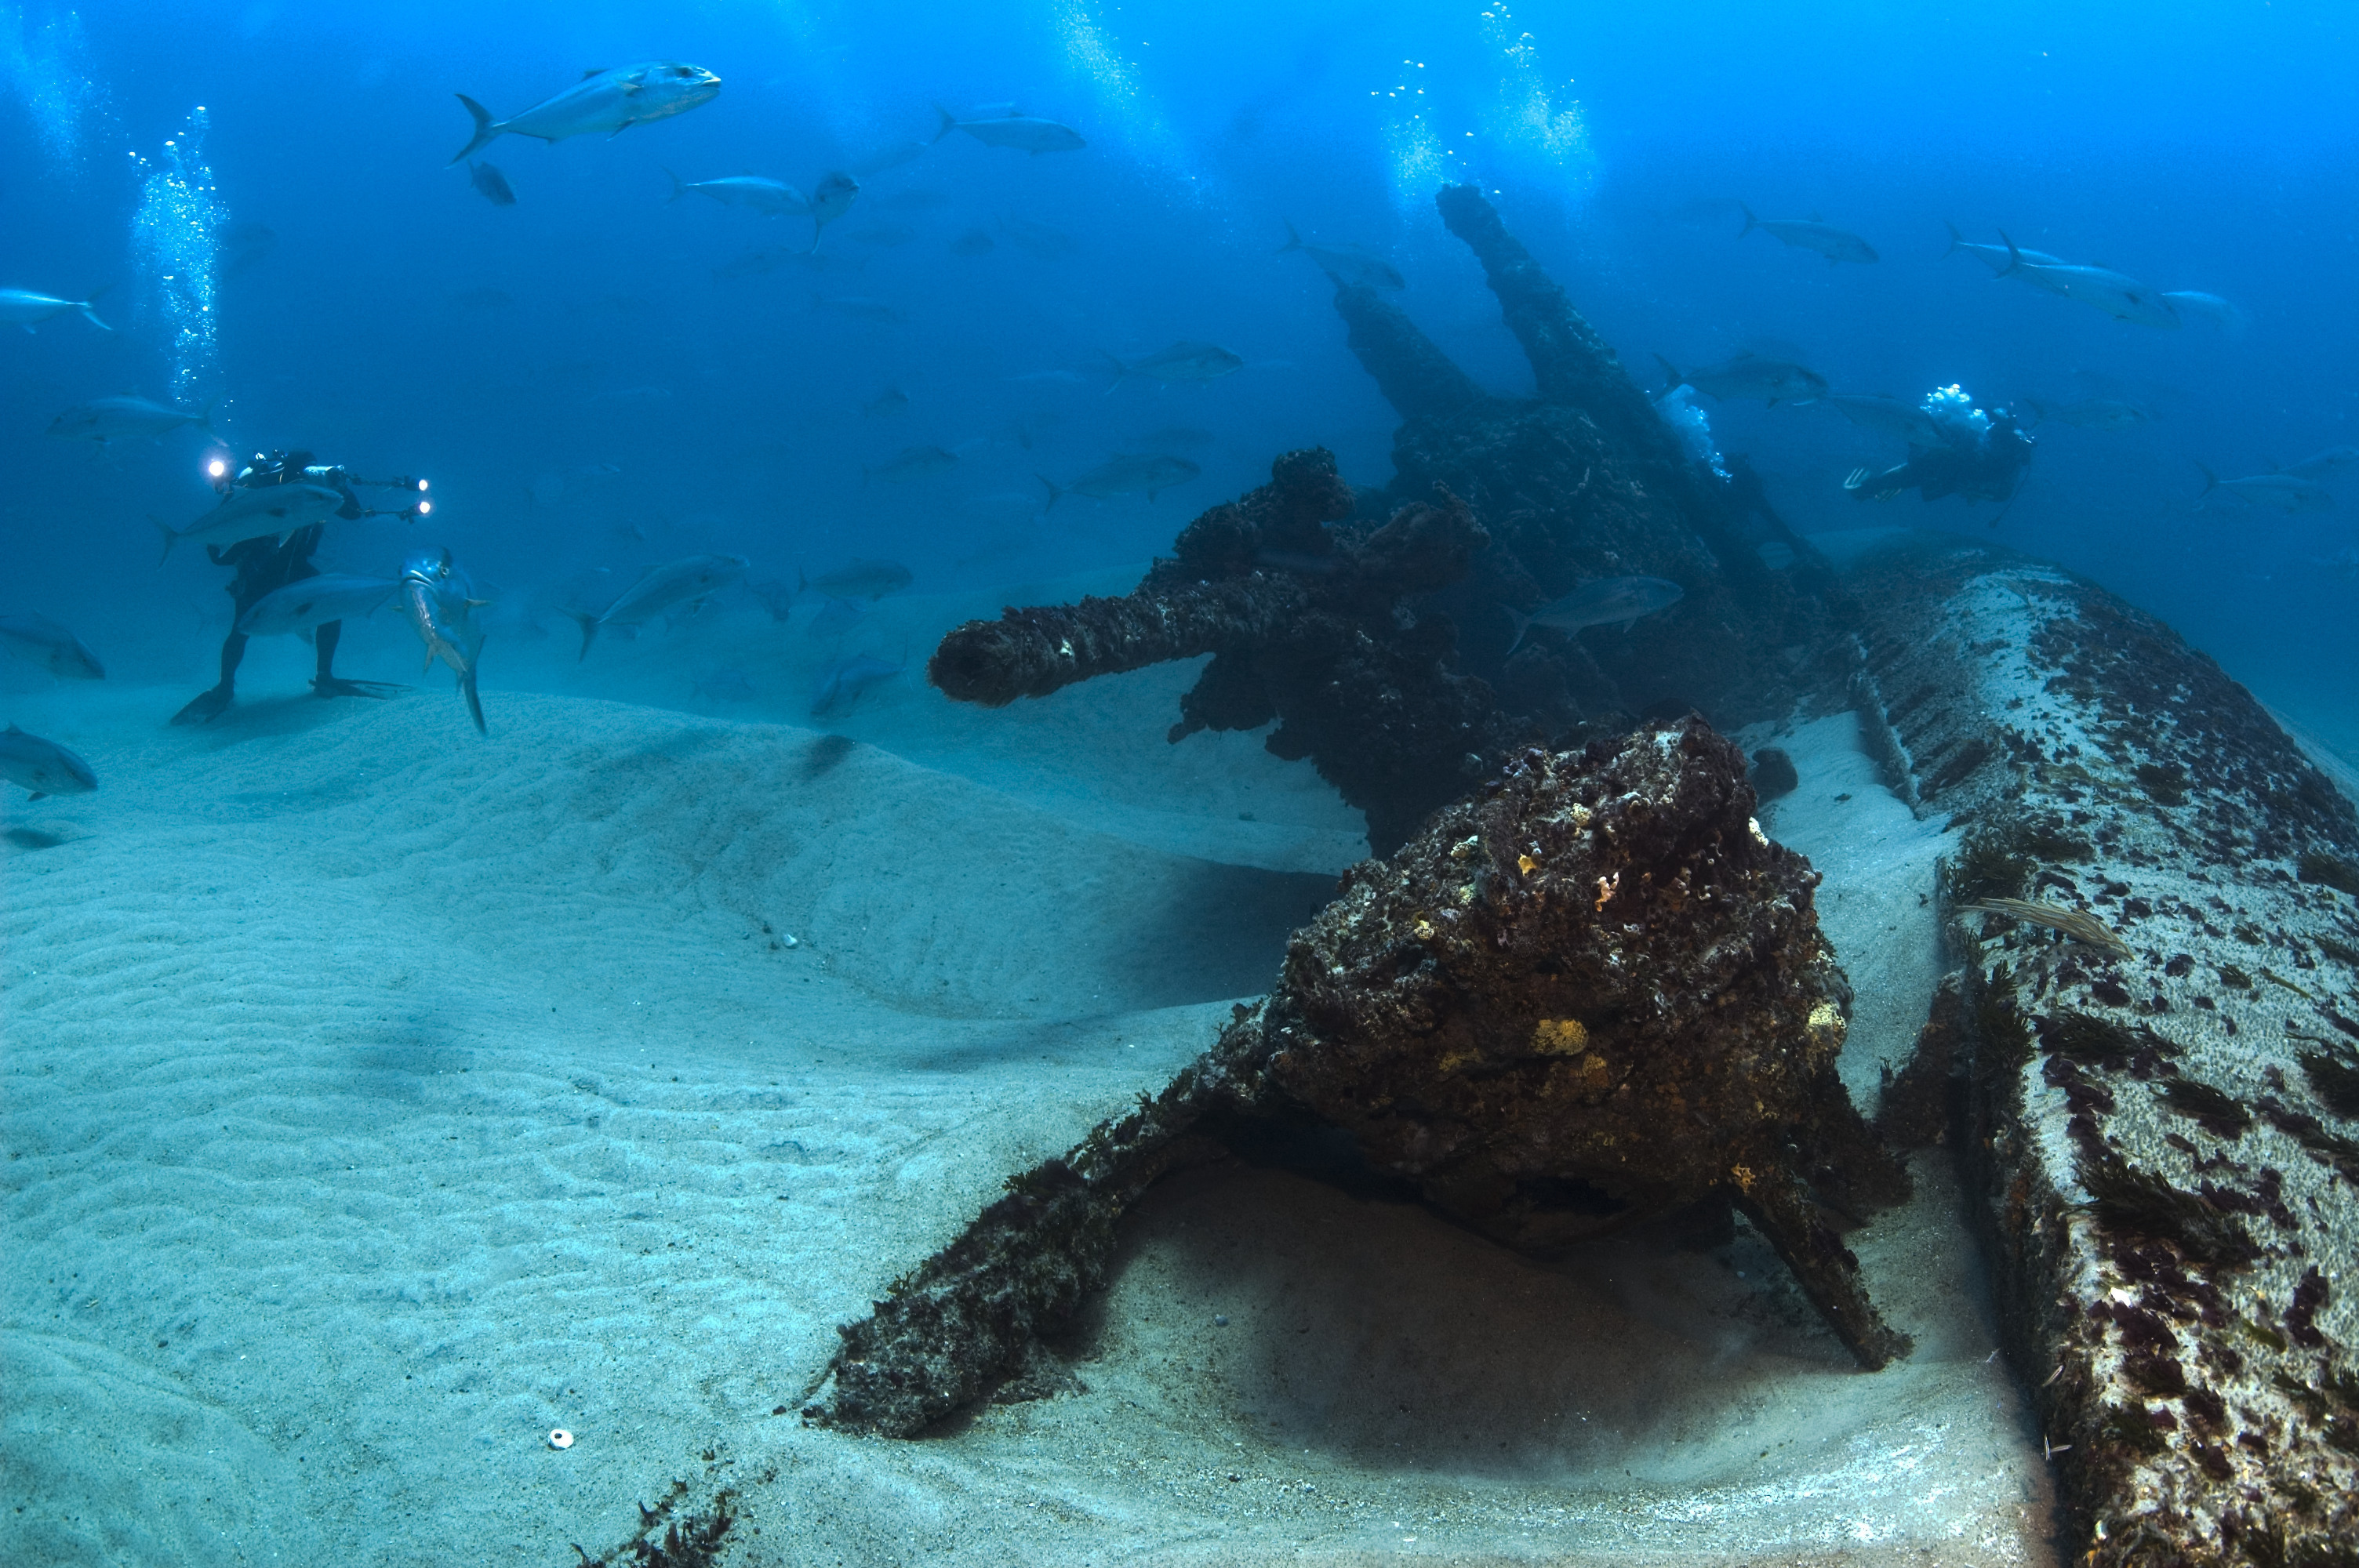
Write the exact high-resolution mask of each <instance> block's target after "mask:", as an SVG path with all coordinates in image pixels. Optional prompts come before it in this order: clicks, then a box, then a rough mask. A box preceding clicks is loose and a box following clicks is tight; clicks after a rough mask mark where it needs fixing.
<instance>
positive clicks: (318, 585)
mask: <svg viewBox="0 0 2359 1568" xmlns="http://www.w3.org/2000/svg"><path fill="white" fill-rule="evenodd" d="M400 587H401V584H400V583H399V582H397V581H396V580H395V579H392V578H385V577H346V576H342V575H341V574H338V573H335V572H323V573H321V575H320V576H318V577H307V578H305V579H302V580H301V581H299V582H290V583H288V585H287V586H286V587H285V588H281V589H274V590H273V591H271V592H269V593H266V594H264V595H263V596H262V597H261V598H260V599H257V600H255V601H254V603H253V605H252V606H251V607H250V608H248V609H247V611H246V612H245V614H243V615H241V616H239V617H238V618H237V629H238V630H239V631H240V632H243V633H245V634H246V635H247V636H249V637H299V636H302V635H303V634H305V633H309V632H310V630H311V629H312V628H313V627H315V626H322V625H325V624H326V623H327V622H331V621H342V620H343V619H344V618H345V617H346V616H348V615H349V616H355V617H357V616H364V615H371V614H374V613H375V611H376V607H377V606H378V605H380V604H383V603H384V602H385V601H386V600H388V599H390V598H392V597H393V595H394V592H395V590H396V589H399V588H400Z"/></svg>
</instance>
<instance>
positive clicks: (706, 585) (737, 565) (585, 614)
mask: <svg viewBox="0 0 2359 1568" xmlns="http://www.w3.org/2000/svg"><path fill="white" fill-rule="evenodd" d="M749 564H750V563H748V562H747V561H746V559H745V557H743V556H690V557H687V558H686V559H684V560H677V561H669V562H667V563H665V564H664V565H662V566H659V567H649V568H647V574H646V575H645V576H644V577H642V578H640V579H639V580H638V581H636V582H635V583H633V584H632V585H631V586H630V587H628V588H626V589H624V590H623V592H622V596H621V597H620V598H618V599H616V600H614V603H612V604H610V605H608V606H607V607H606V608H605V609H604V610H603V611H600V612H599V613H597V614H595V615H592V614H591V613H590V612H589V611H586V610H569V611H566V613H567V614H568V615H571V617H573V621H574V624H576V625H578V626H580V627H581V628H582V652H581V653H580V654H577V655H575V659H574V662H575V663H577V664H579V663H580V662H581V661H582V659H586V658H588V657H589V656H590V644H591V643H592V642H594V641H595V640H596V639H597V636H598V629H599V628H600V627H602V626H638V625H642V624H644V623H645V622H649V621H652V620H654V619H655V618H656V617H657V616H658V615H661V614H662V613H663V612H664V611H667V610H669V609H672V608H673V607H674V606H676V605H681V604H692V603H696V602H699V601H701V600H704V599H705V598H707V597H709V596H710V595H712V594H714V593H717V592H719V591H720V590H721V589H724V588H727V587H728V586H729V585H730V584H731V583H733V582H735V581H736V580H737V579H739V578H741V577H744V576H745V568H746V567H747V565H749Z"/></svg>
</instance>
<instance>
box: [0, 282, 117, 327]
mask: <svg viewBox="0 0 2359 1568" xmlns="http://www.w3.org/2000/svg"><path fill="white" fill-rule="evenodd" d="M105 292H106V290H104V289H103V288H93V289H92V290H91V291H90V297H89V298H88V299H58V298H54V297H51V296H49V295H47V294H36V293H34V292H33V291H32V290H31V289H29V288H0V321H14V322H15V323H16V325H17V326H19V327H22V328H24V329H25V330H27V332H29V331H31V330H33V329H34V328H35V327H36V326H38V325H39V324H40V323H41V322H43V321H47V320H49V319H51V318H53V317H58V316H62V315H64V314H65V313H66V312H67V311H69V310H79V311H81V312H82V314H83V315H84V316H86V317H88V318H89V319H90V324H91V325H92V326H93V327H96V328H98V329H99V330H101V331H105V332H112V331H114V328H112V327H110V326H108V325H107V324H106V323H105V322H103V321H102V320H100V319H98V312H97V311H95V310H92V308H91V307H92V305H93V304H95V303H96V302H97V300H98V297H99V296H100V295H102V294H104V293H105Z"/></svg>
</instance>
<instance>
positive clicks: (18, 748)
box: [0, 724, 98, 800]
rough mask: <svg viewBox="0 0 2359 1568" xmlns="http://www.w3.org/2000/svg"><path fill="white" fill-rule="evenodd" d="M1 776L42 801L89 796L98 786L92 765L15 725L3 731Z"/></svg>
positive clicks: (0, 741) (0, 746)
mask: <svg viewBox="0 0 2359 1568" xmlns="http://www.w3.org/2000/svg"><path fill="white" fill-rule="evenodd" d="M0 779H6V780H7V781H8V782H9V783H10V784H17V785H20V786H22V787H23V788H26V789H28V790H30V791H32V792H33V794H32V798H33V799H35V800H39V799H41V798H42V797H43V796H45V795H88V794H89V793H90V792H91V791H92V790H94V789H96V788H97V787H98V775H97V774H96V773H92V772H91V771H90V764H89V763H88V762H83V761H82V759H81V758H80V757H77V756H75V755H74V754H73V753H72V752H69V751H67V750H66V749H65V748H64V747H63V746H60V745H59V744H58V743H57V742H56V741H44V740H42V739H41V738H40V737H39V736H38V735H27V734H26V733H25V732H24V731H23V730H19V729H17V728H16V726H15V725H14V724H11V725H10V726H8V730H7V732H6V733H5V734H0Z"/></svg>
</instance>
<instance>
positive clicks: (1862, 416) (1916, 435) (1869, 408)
mask: <svg viewBox="0 0 2359 1568" xmlns="http://www.w3.org/2000/svg"><path fill="white" fill-rule="evenodd" d="M1820 401H1821V402H1823V403H1829V404H1832V405H1833V406H1835V407H1836V408H1837V409H1839V410H1841V411H1842V413H1843V417H1844V418H1846V419H1848V420H1850V421H1851V422H1852V423H1853V424H1854V425H1856V426H1858V427H1860V428H1861V429H1863V430H1880V431H1882V432H1883V433H1884V434H1886V435H1887V436H1897V437H1899V438H1901V439H1902V440H1904V441H1908V442H1911V443H1913V444H1915V445H1917V446H1919V447H1938V446H1940V445H1941V444H1942V439H1941V427H1940V426H1939V425H1936V424H1934V423H1933V416H1931V415H1930V414H1928V413H1926V412H1925V410H1924V409H1923V408H1922V407H1920V406H1918V405H1916V404H1914V403H1904V402H1902V401H1901V400H1900V399H1899V398H1897V397H1886V396H1884V395H1881V394H1878V395H1872V396H1871V395H1854V394H1852V393H1847V392H1831V393H1829V394H1827V395H1826V396H1824V397H1823V398H1821V399H1820Z"/></svg>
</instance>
